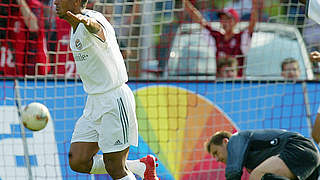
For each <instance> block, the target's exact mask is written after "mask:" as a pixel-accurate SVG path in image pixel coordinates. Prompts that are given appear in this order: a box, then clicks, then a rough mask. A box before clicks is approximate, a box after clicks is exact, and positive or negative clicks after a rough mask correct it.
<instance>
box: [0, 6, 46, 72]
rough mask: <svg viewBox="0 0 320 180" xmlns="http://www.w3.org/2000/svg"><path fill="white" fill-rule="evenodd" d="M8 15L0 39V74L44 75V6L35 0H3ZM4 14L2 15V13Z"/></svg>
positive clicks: (5, 12)
mask: <svg viewBox="0 0 320 180" xmlns="http://www.w3.org/2000/svg"><path fill="white" fill-rule="evenodd" d="M0 1H1V3H2V2H4V3H7V4H8V3H9V6H7V7H5V8H4V9H2V10H4V11H1V14H2V15H6V16H7V18H6V19H5V20H3V19H2V21H4V22H5V25H6V29H5V31H6V32H5V33H3V34H5V35H4V36H3V35H2V36H3V37H1V38H2V40H1V41H2V42H1V57H2V58H1V64H0V75H3V76H24V75H45V74H46V73H47V72H48V71H49V69H50V67H49V66H47V56H46V41H45V33H44V19H43V6H42V4H41V3H40V2H39V1H38V0H27V1H26V0H16V1H5V0H0ZM3 17H5V16H3Z"/></svg>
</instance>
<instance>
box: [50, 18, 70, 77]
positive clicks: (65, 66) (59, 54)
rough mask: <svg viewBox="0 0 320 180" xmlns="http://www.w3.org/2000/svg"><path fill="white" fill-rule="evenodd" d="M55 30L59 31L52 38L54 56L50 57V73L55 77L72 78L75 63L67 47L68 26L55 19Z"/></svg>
mask: <svg viewBox="0 0 320 180" xmlns="http://www.w3.org/2000/svg"><path fill="white" fill-rule="evenodd" d="M55 22H56V29H59V31H56V32H55V34H54V35H55V37H53V38H52V40H53V42H54V47H51V49H52V48H54V54H51V55H50V59H51V62H53V64H54V66H52V71H51V73H53V74H54V75H55V76H58V77H59V76H60V77H62V76H63V77H67V78H68V77H74V76H75V73H76V68H75V63H74V59H73V55H72V52H71V50H70V47H69V41H70V30H71V26H70V24H69V23H68V22H67V21H66V20H64V19H60V18H58V17H56V19H55Z"/></svg>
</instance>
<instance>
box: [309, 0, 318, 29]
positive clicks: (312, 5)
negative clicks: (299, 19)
mask: <svg viewBox="0 0 320 180" xmlns="http://www.w3.org/2000/svg"><path fill="white" fill-rule="evenodd" d="M306 7H307V15H308V17H309V18H311V19H312V20H314V21H315V22H317V23H318V24H320V0H308V1H307V5H306Z"/></svg>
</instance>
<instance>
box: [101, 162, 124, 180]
mask: <svg viewBox="0 0 320 180" xmlns="http://www.w3.org/2000/svg"><path fill="white" fill-rule="evenodd" d="M104 163H105V167H106V170H107V172H108V174H109V175H110V176H111V177H112V178H113V179H119V178H122V177H123V176H124V175H126V171H125V166H124V165H123V164H122V163H121V161H120V162H118V161H112V160H105V161H104Z"/></svg>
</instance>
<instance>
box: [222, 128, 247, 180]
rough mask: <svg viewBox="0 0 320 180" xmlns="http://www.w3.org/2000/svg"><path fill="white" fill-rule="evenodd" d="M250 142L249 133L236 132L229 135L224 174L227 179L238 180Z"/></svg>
mask: <svg viewBox="0 0 320 180" xmlns="http://www.w3.org/2000/svg"><path fill="white" fill-rule="evenodd" d="M249 142H250V138H249V135H247V134H246V133H245V134H242V133H237V134H234V135H232V136H231V138H230V140H229V143H228V159H227V167H226V171H225V176H226V179H227V180H240V179H241V176H242V168H243V164H244V160H245V156H246V152H247V148H248V145H249Z"/></svg>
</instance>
